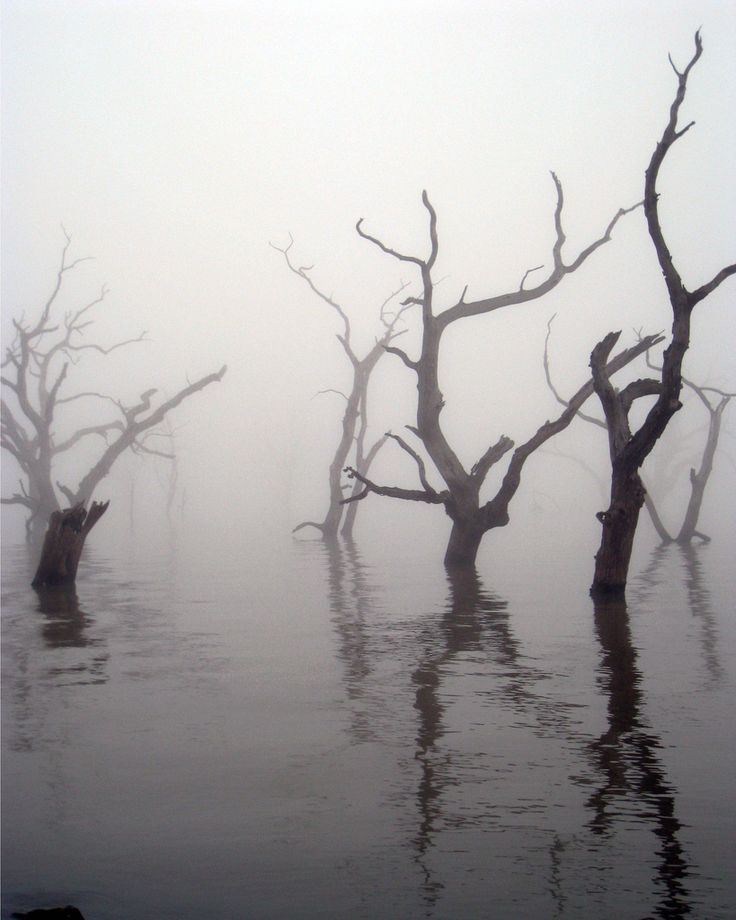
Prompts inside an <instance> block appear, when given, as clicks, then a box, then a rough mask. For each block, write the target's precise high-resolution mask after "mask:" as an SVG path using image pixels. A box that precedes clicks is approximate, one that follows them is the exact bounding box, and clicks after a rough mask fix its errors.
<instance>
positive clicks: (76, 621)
mask: <svg viewBox="0 0 736 920" xmlns="http://www.w3.org/2000/svg"><path fill="white" fill-rule="evenodd" d="M35 591H36V596H37V598H38V607H37V610H38V612H39V613H41V614H43V617H44V619H43V622H42V625H41V636H42V639H43V642H44V645H45V646H46V647H47V648H49V649H58V650H61V649H90V650H94V649H96V648H98V647H99V646H100V645H101V644H102V642H101V640H100V639H98V638H94V637H92V636H91V635H90V634H89V628H90V627H91V626H92V625H93V624H94V619H93V618H92V617H90V616H89V615H88V614H87V613H86V612H85V611H84V610H83V609H82V607H81V606H80V603H79V597H78V595H77V591H76V588H75V586H74V585H59V586H51V587H47V586H44V587H40V588H36V589H35ZM107 661H108V655H107V653H106V652H105V653H102V654H100V653H95V652H94V651H92V652H91V654H89V655H86V656H85V657H84V658H83V659H82V660H81V661H79V660H77V661H75V662H74V663H73V664H69V665H59V666H52V667H50V668H49V669H48V674H49V676H50V677H55V678H59V677H62V676H73V677H74V678H75V680H74V682H75V683H85V684H103V683H106V682H107V679H108V675H107V671H106V668H107Z"/></svg>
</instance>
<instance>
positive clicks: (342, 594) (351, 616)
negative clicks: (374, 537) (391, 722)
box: [318, 540, 375, 741]
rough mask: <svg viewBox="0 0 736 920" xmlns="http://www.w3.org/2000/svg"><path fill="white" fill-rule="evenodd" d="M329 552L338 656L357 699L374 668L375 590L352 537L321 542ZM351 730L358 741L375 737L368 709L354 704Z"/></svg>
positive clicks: (351, 697)
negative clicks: (370, 624)
mask: <svg viewBox="0 0 736 920" xmlns="http://www.w3.org/2000/svg"><path fill="white" fill-rule="evenodd" d="M318 545H319V547H320V548H323V549H324V552H325V553H326V554H327V580H328V597H329V604H330V610H331V612H332V616H333V622H334V625H335V631H336V633H337V636H338V657H339V658H340V660H341V661H342V663H343V666H344V668H345V671H344V682H345V688H346V693H347V696H348V699H349V700H351V702H357V701H358V700H360V699H362V698H363V696H364V693H365V680H366V678H367V677H368V676H369V674H370V673H371V670H372V665H371V657H370V647H369V639H368V632H367V616H368V614H369V612H370V609H371V603H372V590H371V587H370V584H369V579H368V577H367V573H366V568H365V565H364V563H363V562H362V560H361V558H360V554H359V553H358V550H357V547H356V546H355V544H354V543H353V541H352V540H345V541H343V542H342V543H339V542H338V541H337V540H325V541H320V542H319V544H318ZM350 733H351V735H352V736H353V738H354V739H355V740H356V741H368V740H372V739H373V738H374V737H375V729H374V727H373V726H372V724H371V719H370V718H369V716H368V715H367V713H365V712H362V711H360V710H359V709H358V708H356V707H355V706H353V707H351V727H350Z"/></svg>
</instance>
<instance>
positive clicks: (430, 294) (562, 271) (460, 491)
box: [347, 173, 656, 566]
mask: <svg viewBox="0 0 736 920" xmlns="http://www.w3.org/2000/svg"><path fill="white" fill-rule="evenodd" d="M552 179H553V181H554V186H555V190H556V195H557V204H556V207H555V211H554V228H555V240H554V243H553V246H552V267H551V269H550V270H549V271H548V273H547V274H546V277H545V279H544V280H543V281H542V282H541V283H539V284H537V285H535V286H533V287H526V286H525V284H526V280H527V278H528V277H529V275H530V274H531V273H532V272H535V271H538V270H539V269H541V268H543V267H544V266H537V268H534V269H529V270H528V271H527V272H525V274H524V276H523V277H522V279H521V283H520V284H519V287H518V289H516V290H513V291H509V292H508V293H503V294H496V295H494V296H491V297H484V298H482V299H480V300H471V301H467V300H466V299H465V295H466V293H467V287H466V288H465V290H464V291H463V293H462V295H461V296H460V299H459V300H458V301H457V302H456V303H455V304H454V305H453V306H451V307H449V308H447V309H445V310H443V311H441V312H436V311H435V305H434V295H435V282H434V279H433V278H432V269H433V267H434V264H435V262H436V260H437V255H438V252H439V240H438V235H437V215H436V213H435V210H434V208H433V207H432V205H431V203H430V201H429V197H428V196H427V193H426V192H423V193H422V201H423V203H424V207H425V209H426V210H427V213H428V215H429V237H430V253H429V257H428V258H427V259H423V258H420V257H418V256H413V255H405V254H403V253H400V252H397V251H396V250H395V249H392V248H390V247H389V246H387V245H385V244H384V243H383V242H381V241H380V240H379V239H376V237H374V236H370V235H369V234H368V233H366V232H365V231H364V230H363V226H362V224H363V221H362V219H361V220H359V221H358V224H357V231H358V234H359V235H360V236H362V237H363V238H364V239H366V240H368V241H369V242H371V243H373V244H374V245H376V246H378V248H379V249H381V250H382V251H383V252H385V253H386V254H388V255H390V256H392V257H393V258H395V259H398V260H399V261H401V262H407V263H410V264H412V265H414V266H416V268H418V270H419V272H420V275H421V283H422V295H421V296H420V297H410V298H407V300H405V301H404V304H410V303H415V304H417V305H419V306H420V308H421V313H422V345H421V353H420V355H419V357H418V358H416V359H413V358H410V357H409V355H408V354H406V352H404V351H402V350H401V349H399V348H397V347H396V346H394V345H386V346H384V347H385V349H386V351H389V352H391V353H392V354H394V355H397V356H398V357H399V358H400V359H401V360H402V361H403V362H404V364H405V365H406V366H407V367H408V368H409V369H410V370H411V371H413V372H414V373H415V374H416V376H417V391H418V402H417V424H416V426H407V427H408V428H409V430H410V431H411V432H413V433H414V435H415V436H416V437H417V438H418V439H419V441H420V442H421V444H422V445H423V447H424V449H425V450H426V452H427V454H428V455H429V457H430V458H431V460H432V462H433V463H434V466H435V467H436V469H437V471H438V472H439V474H440V476H441V477H442V479H443V480H444V483H445V486H446V488H444V489H439V490H438V489H435V488H434V487H433V486H432V485H430V482H429V480H428V478H427V475H426V469H425V464H424V461H423V459H422V458H421V456H420V455H419V453H418V452H417V451H416V450H414V448H413V447H411V446H410V445H409V444H408V443H407V442H406V441H404V440H403V438H400V437H399V436H398V435H395V434H392V435H391V437H392V438H393V439H394V440H395V441H396V442H397V443H398V444H399V446H400V447H401V448H402V449H403V450H404V451H405V452H406V453H407V454H408V455H409V456H410V457H412V459H413V460H414V462H415V463H416V466H417V468H418V472H419V480H420V483H421V489H405V488H399V487H395V486H383V485H379V484H377V483H375V482H372V481H371V480H369V479H368V478H367V477H366V476H365V475H363V474H362V473H361V472H360V470H357V469H355V468H349V470H348V472H349V475H351V476H353V477H354V478H356V479H358V480H359V481H360V482H361V483H362V484H363V489H362V490H361V491H360V492H358V493H357V495H354V496H352V497H351V498H350V499H347V501H357V500H359V499H362V498H365V497H366V496H367V495H368V494H369V493H370V492H375V493H376V494H377V495H385V496H390V497H393V498H401V499H406V500H409V501H420V502H428V503H430V504H437V505H442V506H443V507H444V509H445V511H446V512H447V514H448V515H449V517H450V519H451V520H452V530H451V533H450V539H449V543H448V546H447V551H446V554H445V564H446V565H450V566H454V565H473V564H474V563H475V558H476V554H477V552H478V548H479V546H480V543H481V540H482V538H483V535H484V534H485V533H486V532H487V531H489V530H491V529H492V528H494V527H502V526H504V525H505V524H507V523H508V521H509V512H508V509H509V504H510V502H511V500H512V498H513V497H514V495H515V494H516V491H517V489H518V488H519V485H520V483H521V471H522V467H523V465H524V463H525V462H526V459H527V458H528V457H529V456H530V454H532V453H533V452H534V451H535V450H536V449H537V448H538V447H541V445H542V444H544V443H545V442H546V441H547V440H548V439H549V438H551V437H552V436H553V435H554V434H556V433H557V432H559V431H561V430H562V429H563V428H565V427H566V426H567V425H568V424H569V423H570V421H571V420H572V419H573V418H574V415H575V412H577V410H578V409H579V408H580V407H581V406H582V404H583V403H584V402H585V400H586V399H587V398H588V397H589V396H590V395H592V393H593V387H592V381H588V382H587V383H586V384H584V385H583V386H582V387H581V389H580V390H579V391H578V392H577V393H576V394H575V396H574V397H573V398H572V400H571V403H570V408H567V409H566V410H565V411H564V412H563V413H562V414H561V415H560V416H559V417H558V418H557V419H555V420H554V421H551V422H550V421H547V422H545V423H544V424H543V425H542V426H541V427H540V428H539V429H538V430H537V431H536V432H535V434H534V435H532V437H531V438H530V439H529V440H528V441H525V442H524V443H523V444H521V445H519V446H518V447H517V448H516V450H515V451H514V452H513V455H512V457H511V461H510V463H509V467H508V470H507V472H506V475H505V476H504V478H503V482H502V483H501V486H500V488H499V490H498V492H497V494H496V495H495V497H494V498H492V499H491V500H490V501H485V502H484V501H482V500H481V498H480V491H481V487H482V486H483V483H484V481H485V479H486V476H487V474H488V472H489V471H490V469H491V467H492V466H493V465H494V464H496V463H498V461H499V460H501V458H502V457H503V456H504V455H505V454H506V453H508V451H510V450H511V449H512V448H513V447H514V442H513V441H512V440H511V439H510V438H508V437H506V436H502V437H501V438H499V440H498V441H497V442H496V443H494V444H492V445H491V446H490V447H488V449H487V450H486V451H485V452H484V453H483V454H482V455H481V456H480V457H479V459H478V460H477V461H476V462H475V463H474V464H473V465H472V466H471V468H470V470H469V471H468V470H466V469H465V467H464V466H463V464H462V463H461V461H460V459H459V458H458V456H457V454H456V453H455V451H454V450H453V448H452V447H451V446H450V444H449V443H448V441H447V439H446V437H445V434H444V432H443V430H442V426H441V422H440V416H441V413H442V409H443V408H444V405H445V401H444V398H443V396H442V393H441V391H440V388H439V367H440V343H441V341H442V335H443V333H444V332H445V330H446V329H447V328H448V327H450V326H451V325H452V324H453V323H455V322H457V321H458V320H463V319H467V318H469V317H472V316H478V315H480V314H484V313H491V312H492V311H494V310H499V309H501V308H502V307H508V306H513V305H516V304H522V303H526V302H528V301H530V300H535V299H537V298H539V297H542V296H543V295H544V294H546V293H548V292H549V291H551V290H553V289H554V288H555V287H556V286H557V285H558V284H559V283H560V282H561V281H562V280H563V279H564V278H565V277H567V275H570V274H572V273H573V272H574V271H576V270H577V269H578V268H580V266H581V265H582V264H583V263H584V262H585V261H586V259H587V258H588V257H589V256H590V255H592V254H593V253H594V252H595V251H596V250H597V249H598V248H599V247H600V246H602V245H603V244H604V243H606V242H608V241H609V240H610V238H611V233H612V231H613V228H614V227H615V225H616V223H617V222H618V221H619V219H620V218H621V217H622V216H623V215H624V214H627V213H629V212H630V211H632V210H634V209H635V208H637V207H639V206H640V205H639V204H637V205H634V206H633V207H632V208H622V209H620V210H619V211H617V213H616V214H615V215H614V217H613V218H612V219H611V221H610V222H609V224H608V226H607V227H606V230H605V232H604V233H603V235H602V236H600V237H599V238H598V239H596V240H595V241H594V242H592V243H590V244H589V245H588V246H586V247H585V248H584V249H583V250H582V251H581V252H580V253H579V254H578V255H577V256H576V257H575V258H574V259H572V260H571V261H569V262H566V261H565V260H564V259H563V256H562V249H563V245H564V242H565V233H564V231H563V228H562V209H563V192H562V185H561V183H560V182H559V180H558V178H557V176H556V175H555V174H554V173H552ZM654 341H656V339H654V338H652V339H651V340H650V341H649V343H648V344H649V345H650V346H651V345H652V344H654ZM645 350H646V349H645V347H643V344H642V343H640V344H639V345H636V346H634V347H633V348H630V349H627V350H626V351H624V352H622V353H621V354H620V355H618V356H616V357H615V358H614V359H613V360H612V361H611V363H610V367H609V371H610V372H611V373H613V372H614V371H616V370H618V369H619V368H621V367H623V366H624V364H626V363H627V362H628V361H630V360H632V359H633V358H634V357H636V356H637V355H638V354H640V353H642V352H643V351H645ZM515 386H516V385H514V387H510V388H509V393H513V392H514V389H515ZM507 395H508V394H504V396H503V398H506V397H507Z"/></svg>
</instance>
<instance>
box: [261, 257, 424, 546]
mask: <svg viewBox="0 0 736 920" xmlns="http://www.w3.org/2000/svg"><path fill="white" fill-rule="evenodd" d="M293 242H294V241H293V240H292V239H290V240H289V244H288V245H287V246H285V247H280V246H276V245H275V244H274V243H271V244H270V245H271V246H272V247H273V248H274V249H276V250H277V251H278V252H281V253H282V254H283V256H284V259H285V260H286V264H287V266H288V267H289V269H290V270H291V271H292V272H293V273H294V274H295V275H298V276H299V277H300V278H302V279H303V280H304V281H305V282H306V283H307V285H308V286H309V288H310V289H311V290H312V291H313V292H314V293H315V294H316V295H317V297H319V298H320V299H321V300H322V301H324V303H326V304H327V305H328V306H329V307H331V309H332V310H334V311H335V313H337V315H338V316H339V317H340V320H341V323H342V332H341V333H338V335H337V340H338V341H339V342H340V344H341V345H342V348H343V351H344V352H345V354H346V355H347V357H348V360H349V361H350V364H351V366H352V370H353V379H352V386H351V388H350V392H349V393H342V392H339V391H337V390H323V391H322V392H332V393H338V394H339V395H340V396H342V397H343V398H344V399H345V412H344V413H343V417H342V431H341V434H340V439H339V441H338V444H337V448H336V449H335V454H334V456H333V458H332V462H331V463H330V469H329V474H328V481H329V489H330V492H329V504H328V506H327V512H326V514H325V517H324V519H323V520H322V521H302V523H301V524H297V526H296V527H295V528H294V533H296V532H297V531H298V530H302V529H303V528H305V527H314V528H316V529H317V530H319V531H320V532H321V534H322V536H323V537H324V539H325V540H334V539H335V538H336V537H337V533H338V530H340V533H341V534H342V535H343V537H345V538H346V539H350V538H351V537H352V535H353V528H354V526H355V516H356V512H357V508H358V506H357V505H355V504H352V505H350V506H349V507H348V509H347V511H345V508H344V506H343V499H344V498H345V492H344V488H343V482H342V472H343V468H344V466H345V464H346V463H347V462H348V459H349V457H350V456H351V453H352V456H353V458H354V459H353V464H354V467H355V469H357V470H360V472H361V474H362V475H364V476H365V475H367V474H368V471H369V469H370V467H371V464H372V463H373V460H374V458H375V456H376V454H377V453H378V451H379V450H380V449H381V448H382V447H383V445H384V444H385V443H386V437H387V436H386V435H382V436H381V437H380V438H379V439H378V440H377V441H375V442H374V443H373V444H372V445H371V447H370V448H368V449H366V435H367V431H368V384H369V382H370V377H371V374H372V373H373V370H374V369H375V367H376V365H377V364H378V362H379V361H380V359H381V358H382V357H383V355H384V354H386V346H387V345H389V343H390V342H392V341H393V340H394V339H395V338H396V337H397V336H399V335H401V334H402V332H404V331H405V330H402V329H397V328H396V326H397V323H398V322H399V320H400V319H401V317H402V315H403V314H404V312H405V311H406V310H407V308H408V306H409V305H407V304H404V305H402V306H400V307H399V309H398V310H396V311H394V312H389V309H388V308H389V304H390V303H391V301H393V300H395V299H396V297H398V295H399V294H400V293H401V292H402V291H403V290H404V289H405V288H406V284H402V285H401V287H400V288H399V289H398V290H396V291H394V292H393V293H392V294H390V295H389V296H388V297H387V298H386V300H384V302H383V303H382V304H381V308H380V321H381V324H382V326H383V332H382V333H381V336H380V338H377V339H376V341H375V343H374V344H373V346H372V347H371V348H370V349H369V350H368V351H367V352H366V354H365V355H364V356H363V357H362V358H359V357H358V355H357V354H356V353H355V350H354V348H353V345H352V342H351V333H352V329H351V326H350V320H349V318H348V315H347V313H346V312H345V310H344V309H343V308H342V307H341V306H340V304H339V303H338V302H337V301H336V300H335V299H334V297H333V296H331V295H327V294H325V293H324V291H322V290H320V288H319V287H318V286H317V285H316V284H315V282H314V281H313V280H312V278H311V276H310V272H311V270H312V268H313V267H314V266H301V267H298V266H297V265H296V264H295V263H294V262H293V260H292V258H291V256H290V251H291V248H292V246H293ZM356 485H357V484H356ZM357 491H359V488H354V489H353V494H355V493H356V492H357ZM341 522H342V528H340V524H341Z"/></svg>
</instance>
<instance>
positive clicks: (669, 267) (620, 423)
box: [590, 32, 736, 594]
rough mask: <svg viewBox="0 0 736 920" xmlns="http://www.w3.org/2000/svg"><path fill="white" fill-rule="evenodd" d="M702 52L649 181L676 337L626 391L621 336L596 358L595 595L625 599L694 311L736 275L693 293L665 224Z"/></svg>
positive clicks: (682, 75) (651, 220) (725, 272)
mask: <svg viewBox="0 0 736 920" xmlns="http://www.w3.org/2000/svg"><path fill="white" fill-rule="evenodd" d="M702 51H703V44H702V41H701V38H700V32H696V33H695V52H694V54H693V56H692V58H691V59H690V62H689V63H688V65H687V67H686V68H685V69H684V70H683V71H682V72H680V71H678V70H677V68H676V67H675V65H674V64H673V63H672V59H671V58H670V64H672V69H673V70H674V72H675V75H676V77H677V91H676V93H675V98H674V100H673V102H672V105H671V106H670V112H669V118H668V120H667V125H666V127H665V129H664V132H663V134H662V137H661V139H660V140H659V142H658V143H657V146H656V148H655V150H654V153H653V154H652V157H651V160H650V162H649V166H648V167H647V170H646V173H645V180H644V213H645V215H646V220H647V226H648V230H649V236H650V238H651V240H652V243H653V245H654V249H655V252H656V255H657V259H658V261H659V265H660V268H661V269H662V274H663V276H664V280H665V285H666V287H667V294H668V297H669V301H670V305H671V307H672V318H673V320H672V338H671V341H670V344H669V345H668V347H667V348H666V349H665V351H664V355H663V360H662V368H661V372H660V375H659V378H658V379H656V380H655V379H643V380H637V381H634V382H633V383H630V384H629V385H628V386H627V387H625V388H624V389H623V390H621V391H620V392H619V391H617V390H616V389H615V388H614V387H613V385H612V383H611V381H610V380H609V375H608V372H607V370H606V362H607V360H608V356H609V355H610V353H611V350H612V349H613V347H614V346H615V344H616V342H617V341H618V338H619V336H620V333H619V332H611V333H609V334H608V335H607V336H606V337H605V338H604V339H603V340H602V341H600V342H599V343H598V344H597V345H596V347H595V348H594V349H593V352H592V354H591V357H590V366H591V369H592V372H593V380H594V384H595V391H596V393H597V395H598V398H599V399H600V401H601V405H602V407H603V412H604V415H605V417H606V424H607V427H608V443H609V453H610V458H611V497H610V505H609V507H608V509H607V510H606V511H601V512H599V513H598V515H597V517H598V519H599V520H600V522H601V524H602V535H601V545H600V548H599V550H598V553H597V554H596V557H595V560H596V561H595V574H594V577H593V584H592V587H591V591H592V593H593V594H601V593H619V594H620V593H623V592H624V590H625V587H626V579H627V576H628V571H629V563H630V561H631V552H632V548H633V543H634V535H635V533H636V527H637V523H638V521H639V512H640V510H641V507H642V505H643V504H644V501H645V497H646V491H645V489H644V486H643V484H642V481H641V476H640V475H639V470H640V468H641V466H642V464H643V463H644V460H645V459H646V458H647V457H648V456H649V454H650V453H651V451H652V449H653V448H654V445H655V444H656V443H657V441H658V440H659V438H660V437H661V436H662V434H663V433H664V431H665V429H666V428H667V425H668V423H669V421H670V419H671V418H672V416H673V415H674V414H675V412H677V411H678V409H680V407H681V405H682V404H681V402H680V392H681V390H682V385H683V381H682V362H683V358H684V356H685V353H686V352H687V349H688V347H689V345H690V318H691V315H692V311H693V309H694V308H695V306H696V305H697V304H699V303H700V301H701V300H704V299H705V298H706V297H707V296H708V295H709V294H711V293H712V292H713V291H714V290H715V289H716V288H717V287H718V286H719V285H720V284H722V282H723V281H725V279H726V278H728V277H729V276H730V275H733V274H734V272H736V264H732V265H728V266H726V267H725V268H722V269H721V270H720V271H719V272H717V273H716V274H715V275H714V276H713V278H711V280H710V281H708V282H706V283H705V284H703V285H701V286H700V287H698V288H696V289H695V290H693V291H691V290H689V289H688V288H687V287H686V286H685V284H684V282H683V280H682V278H681V277H680V274H679V272H678V271H677V269H676V268H675V264H674V261H673V259H672V255H671V254H670V251H669V249H668V247H667V243H666V241H665V238H664V234H663V232H662V228H661V224H660V219H659V196H658V193H657V178H658V176H659V171H660V168H661V166H662V163H663V162H664V160H665V157H666V156H667V154H668V152H669V150H670V148H671V147H672V145H673V144H674V143H675V142H676V141H677V140H679V139H680V138H681V137H682V136H683V135H684V134H685V133H686V132H687V131H689V129H690V128H691V127H692V126H693V124H694V122H690V123H689V124H687V125H685V126H684V127H683V128H679V129H678V127H677V122H678V116H679V112H680V107H681V105H682V102H683V100H684V98H685V92H686V89H687V81H688V77H689V76H690V72H691V71H692V69H693V67H694V66H695V64H696V63H697V61H698V60H699V58H700V56H701V54H702ZM644 396H654V397H656V399H655V401H654V404H653V405H652V406H651V407H650V409H649V411H648V412H647V414H646V417H645V419H644V422H643V423H642V425H641V426H640V427H639V429H638V430H637V431H633V432H632V430H631V427H630V423H629V412H630V410H631V407H632V405H633V404H634V402H635V401H636V400H637V399H639V398H641V397H644Z"/></svg>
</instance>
